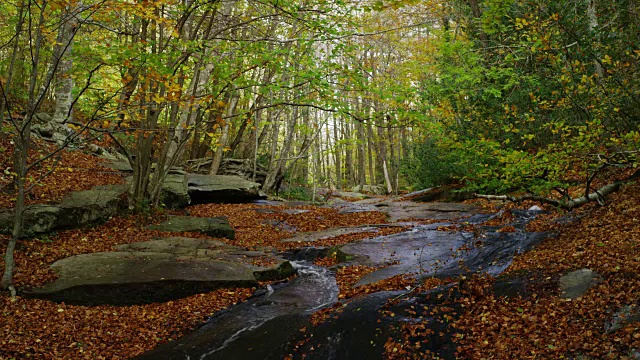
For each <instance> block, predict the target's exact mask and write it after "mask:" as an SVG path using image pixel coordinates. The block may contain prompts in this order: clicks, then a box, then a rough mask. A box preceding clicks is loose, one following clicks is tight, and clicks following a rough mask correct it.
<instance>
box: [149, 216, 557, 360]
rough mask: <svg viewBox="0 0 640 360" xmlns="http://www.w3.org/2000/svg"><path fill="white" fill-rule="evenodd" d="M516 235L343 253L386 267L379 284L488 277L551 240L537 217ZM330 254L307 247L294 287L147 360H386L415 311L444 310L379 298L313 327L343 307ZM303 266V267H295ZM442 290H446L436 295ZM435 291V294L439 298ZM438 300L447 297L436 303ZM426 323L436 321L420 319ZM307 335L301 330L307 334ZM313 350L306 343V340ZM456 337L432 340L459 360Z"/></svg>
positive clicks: (360, 246) (458, 235)
mask: <svg viewBox="0 0 640 360" xmlns="http://www.w3.org/2000/svg"><path fill="white" fill-rule="evenodd" d="M517 215H518V218H517V219H516V221H514V222H513V223H512V225H513V226H514V227H515V229H516V231H515V232H497V231H496V230H497V228H491V227H485V228H483V231H481V232H479V233H469V232H464V231H454V232H451V231H438V227H439V226H442V225H447V224H444V223H441V224H432V225H417V226H415V227H414V228H413V229H411V230H410V231H407V232H403V233H399V234H394V235H389V236H381V237H377V238H373V239H367V240H363V241H359V242H355V243H351V244H348V245H346V246H344V247H342V251H343V252H345V253H347V254H349V255H351V256H352V257H353V260H352V263H354V264H366V265H373V266H381V265H384V264H393V265H391V266H387V267H385V268H383V269H381V270H378V271H375V272H373V273H371V274H369V275H367V276H366V277H365V278H363V279H362V280H361V283H362V284H367V283H371V282H375V281H378V280H381V279H385V278H389V277H391V276H394V275H398V274H414V275H415V276H417V277H428V276H439V277H451V276H456V275H459V274H462V273H475V272H487V273H490V274H492V275H498V274H500V273H501V272H502V271H504V269H506V268H507V267H508V265H509V264H510V263H511V261H512V259H513V256H514V255H515V254H517V253H522V252H524V251H527V250H528V249H530V248H531V247H532V246H533V245H535V244H536V243H538V242H539V241H541V240H542V239H543V238H544V237H545V236H546V234H542V233H527V232H526V231H525V230H524V226H525V225H526V223H527V222H528V221H529V220H530V219H531V218H532V217H533V215H534V214H532V213H530V212H522V213H519V214H517ZM489 217H490V216H489V215H476V216H473V217H469V218H467V219H465V221H464V224H479V223H481V222H483V221H486V220H487V219H488V218H489ZM322 252H323V251H322V249H316V248H308V249H302V250H299V251H297V252H295V253H289V254H285V256H287V255H289V258H290V259H291V260H292V263H293V265H294V267H295V268H296V269H297V271H298V276H297V277H296V278H295V279H293V280H291V281H288V282H286V283H283V284H279V285H277V286H274V287H268V288H267V289H264V290H262V291H261V292H260V293H258V294H256V296H254V297H253V298H252V299H250V300H248V301H246V302H244V303H241V304H238V305H235V306H233V307H231V308H229V309H228V310H225V311H222V312H220V313H218V314H216V315H215V316H213V317H212V318H211V319H210V320H209V321H208V322H207V323H206V324H205V325H204V326H202V327H201V328H199V329H197V330H195V331H194V332H193V333H191V334H189V335H187V336H185V337H183V338H181V339H178V340H176V341H173V342H170V343H168V344H165V345H162V346H159V347H158V348H156V349H155V350H153V351H150V352H148V353H146V354H143V355H142V356H140V357H139V359H189V360H192V359H202V360H204V359H239V360H242V359H283V358H284V357H286V356H287V355H291V354H292V355H293V357H294V358H300V357H302V354H303V353H304V355H305V357H306V359H320V360H325V359H344V360H351V359H353V360H356V359H357V360H360V359H380V358H382V357H383V345H384V343H385V341H386V339H387V338H388V337H389V336H391V335H392V334H393V332H394V329H395V328H396V327H397V326H396V325H398V324H401V323H403V322H405V323H406V322H412V321H418V319H417V318H415V317H414V315H413V314H414V313H413V312H412V311H410V309H413V308H416V307H418V308H425V309H426V308H432V307H437V306H440V305H439V303H438V301H435V302H434V301H432V300H431V299H432V297H431V296H429V294H426V293H411V292H408V291H404V292H378V293H373V294H370V295H368V296H365V297H363V298H359V299H356V300H354V301H351V302H348V303H347V304H344V306H341V307H339V308H340V311H338V312H337V313H336V314H335V315H334V316H332V317H330V318H329V319H328V320H327V321H325V322H324V323H323V324H321V325H319V326H317V327H313V326H312V325H311V323H310V321H309V318H310V315H311V314H312V313H314V312H315V311H317V310H319V309H322V308H325V307H329V306H332V305H334V304H335V303H336V302H337V301H338V286H337V284H336V280H335V274H334V273H333V272H332V271H331V270H328V269H325V268H322V267H317V266H314V265H311V264H310V263H309V262H307V261H300V260H301V259H308V260H312V259H313V258H314V257H317V256H320V255H321V254H322ZM293 260H298V261H293ZM433 291H435V292H442V291H443V289H435V290H433ZM433 291H432V292H433ZM396 298H400V299H401V300H400V301H399V302H396V303H395V304H394V305H393V307H394V314H397V315H394V316H391V317H389V316H385V315H384V312H382V311H381V309H383V308H385V309H386V308H388V307H389V305H388V301H389V300H390V299H396ZM436 298H438V299H440V298H442V296H438V297H436ZM419 321H430V320H429V319H427V320H425V319H424V318H420V320H419ZM430 326H431V327H432V328H433V329H434V330H438V331H437V332H438V333H440V332H446V330H445V329H444V328H442V325H441V323H438V322H436V321H434V322H430ZM303 328H306V329H307V331H304V332H301V331H300V329H303ZM309 338H310V339H311V341H306V344H304V345H300V346H296V344H298V345H299V344H300V341H301V340H305V339H309ZM447 339H450V335H449V334H447V335H446V336H444V337H442V338H438V339H435V338H434V339H432V340H431V341H430V344H429V346H430V347H431V349H432V350H433V351H434V352H437V353H438V354H440V356H441V357H442V358H452V356H453V355H452V354H453V350H452V345H451V342H450V341H448V340H447Z"/></svg>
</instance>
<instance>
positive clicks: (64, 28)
mask: <svg viewBox="0 0 640 360" xmlns="http://www.w3.org/2000/svg"><path fill="white" fill-rule="evenodd" d="M79 6H82V3H80V4H78V5H77V7H76V8H73V9H69V10H68V12H67V16H66V20H65V21H64V22H63V23H62V25H61V26H60V29H59V33H58V40H57V43H56V51H55V52H54V56H58V57H59V60H58V69H57V72H56V86H55V90H54V92H55V98H56V105H55V111H54V113H53V121H54V122H56V123H64V122H66V121H70V120H71V105H72V103H73V94H72V91H73V77H72V76H71V70H72V68H73V58H72V56H71V55H72V49H73V38H74V37H75V32H76V29H77V27H78V18H77V16H78V14H77V12H78V10H79V8H78V7H79Z"/></svg>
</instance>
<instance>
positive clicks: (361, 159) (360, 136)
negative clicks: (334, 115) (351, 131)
mask: <svg viewBox="0 0 640 360" xmlns="http://www.w3.org/2000/svg"><path fill="white" fill-rule="evenodd" d="M356 131H357V150H358V154H357V159H358V185H360V186H361V187H362V186H363V185H365V184H366V183H367V171H366V167H365V165H366V164H365V162H366V158H367V155H366V152H365V143H366V142H367V137H366V135H365V133H364V125H362V123H361V122H359V121H358V122H356Z"/></svg>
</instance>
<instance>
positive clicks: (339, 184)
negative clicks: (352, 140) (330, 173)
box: [333, 116, 342, 190]
mask: <svg viewBox="0 0 640 360" xmlns="http://www.w3.org/2000/svg"><path fill="white" fill-rule="evenodd" d="M339 141H340V139H339V137H338V120H337V119H336V116H334V117H333V159H334V162H335V167H336V189H338V190H342V159H341V156H340V155H341V154H340V145H339Z"/></svg>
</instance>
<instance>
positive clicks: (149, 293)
mask: <svg viewBox="0 0 640 360" xmlns="http://www.w3.org/2000/svg"><path fill="white" fill-rule="evenodd" d="M264 264H266V265H264ZM51 268H52V270H53V271H54V272H55V273H56V274H57V275H58V278H57V279H56V280H55V281H54V282H52V283H49V284H47V285H45V286H43V287H42V288H39V289H35V290H33V291H31V292H28V293H27V295H28V296H31V297H38V298H45V299H49V300H52V301H58V302H62V301H64V302H65V303H69V304H79V305H96V304H113V305H132V304H146V303H153V302H160V301H168V300H174V299H178V298H182V297H186V296H190V295H193V294H197V293H203V292H209V291H212V290H215V289H218V288H222V287H254V286H257V285H258V281H262V280H277V279H283V278H286V277H288V276H290V275H292V274H293V272H294V269H293V267H292V266H291V264H290V263H289V261H287V260H285V259H282V258H279V257H276V256H274V255H271V254H265V253H262V252H257V251H244V250H242V249H240V248H238V247H234V246H229V245H226V244H224V243H221V242H219V241H212V240H203V239H191V238H160V239H156V240H151V241H146V242H140V243H133V244H128V245H122V246H119V247H118V251H116V252H102V253H93V254H82V255H76V256H72V257H69V258H66V259H63V260H60V261H57V262H55V263H53V264H52V265H51Z"/></svg>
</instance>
